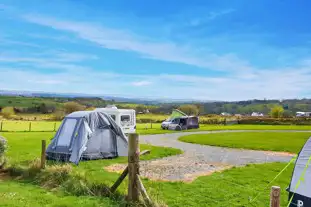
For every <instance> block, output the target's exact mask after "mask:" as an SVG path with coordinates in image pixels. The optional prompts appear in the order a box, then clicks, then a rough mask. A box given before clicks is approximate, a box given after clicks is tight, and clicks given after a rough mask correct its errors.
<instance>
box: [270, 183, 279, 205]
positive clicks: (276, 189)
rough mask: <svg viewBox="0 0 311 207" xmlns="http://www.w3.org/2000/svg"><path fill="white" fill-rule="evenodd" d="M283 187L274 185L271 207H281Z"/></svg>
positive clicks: (271, 194)
mask: <svg viewBox="0 0 311 207" xmlns="http://www.w3.org/2000/svg"><path fill="white" fill-rule="evenodd" d="M280 191H281V188H280V187H279V186H272V188H271V193H270V207H280V206H281V205H280V196H281V192H280Z"/></svg>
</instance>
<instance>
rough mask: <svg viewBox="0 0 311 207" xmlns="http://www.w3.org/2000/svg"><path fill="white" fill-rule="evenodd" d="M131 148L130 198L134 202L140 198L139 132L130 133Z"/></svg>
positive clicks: (129, 150) (129, 167) (129, 164)
mask: <svg viewBox="0 0 311 207" xmlns="http://www.w3.org/2000/svg"><path fill="white" fill-rule="evenodd" d="M128 141H129V149H128V171H129V172H128V174H129V182H128V199H129V201H132V202H137V201H138V200H139V185H138V179H137V176H136V175H139V144H138V134H130V135H129V139H128Z"/></svg>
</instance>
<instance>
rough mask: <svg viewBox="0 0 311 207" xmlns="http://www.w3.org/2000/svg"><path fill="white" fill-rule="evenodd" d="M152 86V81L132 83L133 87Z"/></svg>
mask: <svg viewBox="0 0 311 207" xmlns="http://www.w3.org/2000/svg"><path fill="white" fill-rule="evenodd" d="M150 84H152V82H150V81H137V82H132V85H133V86H147V85H150Z"/></svg>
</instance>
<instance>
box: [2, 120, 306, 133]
mask: <svg viewBox="0 0 311 207" xmlns="http://www.w3.org/2000/svg"><path fill="white" fill-rule="evenodd" d="M60 124H61V122H60V121H58V122H52V121H31V122H30V121H0V131H1V129H2V131H11V132H15V131H34V132H35V131H37V132H40V131H55V130H57V129H58V127H59V126H60ZM215 130H311V126H300V125H242V124H239V125H228V126H224V125H211V124H201V125H200V129H195V130H189V131H215ZM137 132H138V133H140V134H163V133H174V132H176V131H169V130H162V129H161V124H159V123H145V124H142V123H138V124H137Z"/></svg>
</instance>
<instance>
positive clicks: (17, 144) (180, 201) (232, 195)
mask: <svg viewBox="0 0 311 207" xmlns="http://www.w3.org/2000/svg"><path fill="white" fill-rule="evenodd" d="M2 135H3V136H5V137H6V138H8V143H9V150H8V153H7V155H8V156H9V157H10V162H15V163H22V164H26V163H28V162H30V161H31V160H33V159H34V158H36V157H39V156H40V150H41V149H40V147H41V139H49V138H51V137H52V136H53V133H49V132H32V133H29V132H27V133H25V132H19V133H9V132H7V133H2ZM147 148H150V149H151V150H152V151H151V154H150V155H146V156H143V157H142V159H152V158H156V157H164V156H167V155H173V154H178V153H180V151H179V150H176V149H171V148H169V149H163V148H161V147H153V146H148V145H141V150H144V149H147ZM124 162H126V158H117V159H112V160H94V161H87V162H81V163H80V165H79V166H76V167H74V170H75V171H77V172H84V173H85V174H86V175H87V179H88V180H89V181H90V182H94V183H105V184H107V185H111V184H112V183H113V182H114V181H115V180H116V179H117V178H118V176H119V174H117V173H111V172H107V171H105V170H104V167H105V166H107V165H110V164H113V163H124ZM285 165H286V164H283V163H272V164H261V165H249V166H247V167H243V168H234V169H231V170H227V171H225V172H222V173H215V174H213V175H211V176H203V177H200V178H198V179H197V180H195V181H194V182H193V183H190V184H186V183H182V182H176V183H170V182H155V181H150V180H147V179H143V182H144V185H145V187H146V189H147V191H148V193H149V194H150V195H151V196H152V198H153V199H154V200H156V201H158V200H160V201H163V202H165V203H166V204H167V205H168V206H173V207H175V206H206V207H207V206H208V207H218V206H241V207H242V206H254V207H258V206H259V207H266V206H268V205H269V191H270V187H271V186H272V185H278V186H281V188H282V197H281V200H282V206H285V204H286V201H287V193H286V191H285V188H286V187H287V186H288V184H289V181H290V176H291V173H292V167H293V166H290V168H289V169H287V170H286V171H285V172H284V173H282V174H281V176H280V177H279V178H278V179H277V180H276V181H275V182H273V183H271V184H270V185H269V186H268V188H266V187H267V184H268V183H269V182H270V181H271V180H272V179H273V178H274V177H275V176H276V175H277V174H278V172H279V171H281V170H282V168H284V166H285ZM126 185H127V182H126V181H125V182H123V183H122V184H121V186H120V187H119V189H118V191H119V192H120V193H123V194H125V193H126ZM257 193H261V194H260V195H259V196H258V198H257V199H256V200H255V201H254V202H253V203H249V198H253V197H255V195H257ZM0 196H1V205H4V206H68V207H69V206H74V207H76V206H118V205H119V203H115V202H116V201H114V200H110V199H108V198H104V197H92V196H73V195H68V194H64V192H63V191H62V190H59V189H58V190H54V191H53V192H51V191H49V190H46V189H42V188H41V187H39V186H38V185H37V184H33V183H31V182H25V181H17V180H14V181H13V180H7V181H0Z"/></svg>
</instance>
